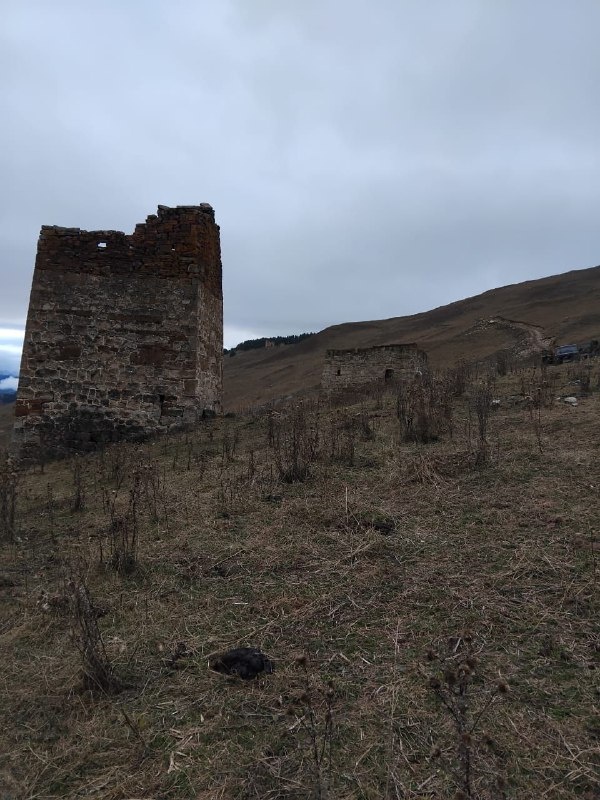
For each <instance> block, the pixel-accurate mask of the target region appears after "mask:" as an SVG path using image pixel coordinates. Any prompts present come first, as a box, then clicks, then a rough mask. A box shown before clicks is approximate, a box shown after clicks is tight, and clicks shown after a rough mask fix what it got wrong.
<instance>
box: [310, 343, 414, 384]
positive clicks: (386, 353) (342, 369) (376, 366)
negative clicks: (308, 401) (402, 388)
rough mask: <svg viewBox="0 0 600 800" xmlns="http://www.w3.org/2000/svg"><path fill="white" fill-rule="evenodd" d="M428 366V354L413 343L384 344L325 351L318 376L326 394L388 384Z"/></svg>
mask: <svg viewBox="0 0 600 800" xmlns="http://www.w3.org/2000/svg"><path fill="white" fill-rule="evenodd" d="M426 364H427V354H426V353H425V352H424V351H423V350H420V349H419V348H418V347H417V345H416V344H386V345H377V346H375V347H354V348H351V349H349V350H328V351H327V354H326V358H325V365H324V367H323V373H322V376H321V388H322V389H323V390H324V391H326V392H336V391H340V390H344V389H354V388H358V387H360V386H367V385H369V384H376V383H391V382H393V381H398V380H402V379H403V378H406V377H407V376H410V375H413V374H414V372H415V370H418V369H422V368H424V367H425V366H426Z"/></svg>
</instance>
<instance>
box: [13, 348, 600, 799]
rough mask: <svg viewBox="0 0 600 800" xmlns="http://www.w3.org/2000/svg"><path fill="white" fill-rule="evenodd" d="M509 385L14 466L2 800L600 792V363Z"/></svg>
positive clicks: (243, 422)
mask: <svg viewBox="0 0 600 800" xmlns="http://www.w3.org/2000/svg"><path fill="white" fill-rule="evenodd" d="M457 377H458V376H457ZM435 380H436V381H437V380H438V378H436V379H435ZM443 380H444V381H447V376H444V377H443ZM489 380H490V381H491V384H490V387H491V389H492V390H493V395H489V396H490V397H497V398H500V399H501V400H502V403H501V405H500V407H499V408H498V409H497V410H495V411H491V410H490V408H489V406H488V407H487V408H488V411H489V413H490V416H489V419H488V420H487V425H486V426H485V436H486V438H485V439H483V440H482V439H480V437H479V432H478V424H477V414H476V413H473V409H475V410H477V407H478V406H477V403H475V404H473V403H472V402H469V399H468V397H465V396H459V397H457V396H456V384H454V386H455V388H454V391H453V390H452V386H451V385H450V384H448V383H442V384H439V385H438V384H436V385H438V388H444V387H445V388H446V390H447V391H446V392H445V393H443V394H441V395H439V397H438V401H439V402H440V403H441V405H438V406H437V409H438V411H437V412H436V414H435V419H436V420H437V423H436V425H437V431H438V433H439V439H438V440H437V441H431V442H430V443H429V444H418V443H416V442H414V441H407V440H406V436H405V435H404V434H403V431H404V423H403V424H402V425H401V424H400V421H399V418H398V411H399V410H401V404H400V405H399V403H398V401H399V400H401V399H402V396H396V393H395V391H393V390H392V387H390V391H389V392H388V393H386V394H385V395H382V394H381V393H380V392H378V391H375V392H374V393H373V394H372V395H367V396H363V397H362V398H356V402H355V403H352V404H349V405H347V406H345V405H344V406H338V405H332V404H330V403H329V402H327V401H324V400H321V402H320V403H318V404H317V403H316V402H315V403H312V402H307V403H304V404H302V405H301V406H299V407H298V408H296V409H294V408H291V409H289V408H288V409H286V408H285V407H282V408H280V409H278V412H277V413H276V414H272V415H267V414H260V415H258V414H257V415H254V416H241V415H237V416H235V417H233V418H222V419H216V420H210V421H206V422H205V423H204V424H203V425H201V426H199V427H198V428H197V429H196V430H195V431H192V432H189V433H188V434H185V435H177V436H170V437H165V438H163V439H160V440H156V441H154V442H150V443H147V444H145V445H143V446H128V445H118V446H114V447H111V448H107V450H106V451H104V452H103V453H101V454H96V455H92V456H84V457H80V458H77V459H73V460H71V461H68V460H65V461H61V462H57V463H54V464H49V465H46V466H45V468H44V471H43V472H42V470H41V468H40V467H39V466H38V467H36V468H32V469H29V470H27V471H25V472H23V473H22V474H20V475H19V476H17V477H16V478H15V475H14V473H12V471H9V472H8V473H6V472H4V473H2V470H1V468H0V604H1V605H0V607H1V608H2V614H1V615H0V652H1V653H2V658H1V659H0V686H1V687H2V700H1V702H0V797H2V798H3V800H4V798H7V800H8V798H14V800H17V798H19V800H21V798H23V800H63V798H83V797H88V798H94V800H133V798H138V800H142V798H143V799H144V800H151V798H152V799H155V800H158V799H159V798H160V800H334V798H335V800H381V798H385V800H397V799H398V798H403V800H452V799H453V798H458V797H467V798H470V799H471V800H539V799H540V798H546V800H574V798H579V799H580V800H592V799H593V798H596V797H597V796H598V795H597V790H598V774H597V741H598V736H599V735H600V727H599V724H598V716H597V706H598V674H599V672H598V667H599V666H600V663H599V661H598V657H599V655H600V639H599V636H598V595H597V590H598V558H599V557H600V555H599V550H598V547H600V542H599V541H598V491H597V490H598V486H599V485H600V462H599V460H598V457H597V455H598V447H599V445H600V428H599V426H598V413H599V411H600V372H599V364H598V362H597V361H596V362H595V363H594V362H590V363H587V364H578V365H575V366H573V367H567V366H563V367H551V368H550V369H549V370H548V371H547V373H544V374H541V373H540V369H539V368H538V369H537V370H536V371H535V372H534V371H532V370H531V369H521V370H520V371H519V372H518V373H515V374H511V375H508V376H505V377H503V378H500V379H498V380H494V379H493V378H490V379H489ZM424 386H425V387H426V384H425V382H421V381H419V380H415V382H414V386H413V390H414V394H413V395H411V396H412V397H413V400H414V399H416V400H417V401H418V398H419V397H420V396H421V393H422V391H423V387H424ZM538 386H541V387H545V388H544V391H543V392H542V393H541V395H540V394H539V393H538V395H536V396H538V397H539V399H541V400H543V405H539V406H538V407H534V406H528V405H527V404H526V403H525V402H523V403H520V404H519V405H516V406H515V405H512V404H511V403H510V402H508V401H507V398H508V397H512V396H513V395H514V394H515V392H522V393H523V394H524V395H531V394H536V393H535V387H538ZM586 386H587V387H588V388H587V389H585V388H584V387H586ZM482 388H487V387H486V386H482V383H481V375H480V376H479V378H478V377H477V376H476V375H472V376H471V377H470V379H469V380H468V382H467V386H466V390H467V393H468V395H469V396H470V398H471V400H473V399H475V400H476V399H477V397H478V396H479V393H480V391H481V389H482ZM572 393H576V394H577V395H578V397H579V403H578V405H577V406H576V407H571V406H569V405H566V404H565V403H564V402H560V401H557V400H556V399H555V398H556V397H558V396H561V395H565V394H572ZM432 397H433V395H432ZM404 400H405V401H406V397H404ZM411 402H412V401H411ZM405 406H406V403H405ZM406 408H408V406H406ZM440 413H441V416H440ZM409 417H410V414H405V413H402V414H401V417H400V419H404V422H406V420H407V419H408V418H409ZM309 444H310V448H308V447H307V445H309ZM294 448H295V449H296V450H297V449H298V448H299V450H300V452H299V453H297V452H296V451H295V449H294ZM482 452H485V454H486V458H485V460H484V461H482V459H481V458H478V454H480V453H482ZM295 461H296V462H297V463H296V464H295V467H296V468H298V467H301V466H302V464H303V463H304V462H305V461H306V462H307V466H308V474H305V476H304V477H305V480H304V481H301V482H294V483H290V482H288V480H286V477H287V476H289V469H290V468H291V467H292V466H294V462H295ZM13 490H15V491H16V500H17V502H16V509H15V514H14V520H13V521H12V522H11V514H10V508H11V503H10V498H11V497H12V496H13ZM6 500H8V501H9V502H8V503H7V502H5V501H6ZM7 523H10V524H7ZM134 532H135V533H136V535H137V539H136V542H135V543H134V542H133V540H132V538H131V537H132V534H133V533H134ZM125 534H128V535H129V539H128V542H125V538H126V536H125ZM125 545H127V548H129V549H128V550H127V548H126V547H125ZM134 545H135V546H134ZM126 550H127V552H130V553H133V556H134V559H133V562H134V563H132V564H130V566H131V567H132V568H131V569H125V567H126V566H127V563H128V562H127V561H126V560H125V559H124V558H122V556H123V555H124V553H125V552H126ZM82 582H83V584H82ZM84 584H85V585H86V586H87V587H88V589H89V592H90V595H91V601H90V602H87V600H86V595H85V592H84V590H83V585H84ZM84 601H85V602H84ZM82 608H83V609H84V610H85V609H87V611H86V614H87V616H85V617H84V621H85V622H86V625H87V628H86V632H87V634H86V635H87V638H84V636H83V628H82V625H81V622H82V616H81V609H82ZM88 612H89V613H88ZM100 637H101V638H100ZM85 642H87V645H88V646H87V647H84V643H85ZM90 645H91V646H90ZM240 646H252V647H258V648H260V649H261V650H262V651H263V652H265V653H266V654H267V655H268V656H269V657H270V658H271V659H273V661H274V662H275V672H274V673H273V674H269V675H262V676H260V677H259V678H257V679H256V680H254V681H247V682H246V681H242V680H240V679H237V678H232V677H226V676H224V675H222V674H219V673H217V672H214V671H212V670H211V669H209V666H208V661H209V658H210V656H211V654H214V653H216V652H220V651H222V650H224V649H227V648H231V647H240ZM98 659H100V660H101V661H102V664H101V666H102V665H104V666H103V669H104V670H105V673H99V672H98ZM84 674H85V675H87V679H85V680H84ZM102 674H104V675H105V676H106V677H107V678H108V679H110V682H111V685H112V688H113V689H116V687H117V683H118V684H119V685H120V689H121V691H104V685H102V688H99V687H97V688H96V690H95V691H92V688H93V687H94V685H95V684H94V683H93V682H92V681H91V680H90V679H91V678H92V677H94V676H96V677H98V676H99V675H100V676H101V675H102ZM86 686H87V688H85V687H86Z"/></svg>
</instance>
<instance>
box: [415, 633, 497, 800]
mask: <svg viewBox="0 0 600 800" xmlns="http://www.w3.org/2000/svg"><path fill="white" fill-rule="evenodd" d="M427 660H428V662H429V663H430V665H431V666H432V667H433V669H431V670H430V673H429V688H430V690H431V691H432V693H433V695H434V696H435V698H436V700H437V702H438V703H439V706H440V709H441V710H442V711H443V712H444V713H445V714H446V715H447V718H448V720H449V721H450V723H451V728H452V731H453V735H452V737H451V741H450V742H444V741H442V740H440V741H438V743H436V745H435V747H434V748H433V751H432V753H431V759H432V761H435V762H436V763H437V764H438V765H439V766H440V768H441V769H442V771H443V772H445V773H446V775H447V776H448V777H449V778H450V780H451V781H452V783H454V785H455V786H456V789H457V791H458V793H457V795H456V797H462V798H464V799H465V800H467V799H468V800H475V799H476V798H477V799H478V800H483V798H484V797H486V798H505V797H506V796H507V795H506V793H505V790H506V780H505V778H504V775H503V767H504V762H505V760H506V754H504V753H503V752H502V750H501V749H500V748H499V747H498V746H497V744H496V742H495V740H494V739H493V738H492V737H491V736H489V735H488V734H486V733H485V732H484V731H483V730H482V726H483V724H484V723H485V722H486V721H487V718H488V716H489V715H490V712H491V711H492V709H493V707H494V705H495V704H496V702H497V701H498V700H499V699H500V697H501V696H502V695H505V694H506V693H507V692H508V685H507V684H506V683H505V682H504V681H503V680H498V681H495V682H494V683H486V679H485V676H484V675H483V674H482V673H483V671H482V668H481V665H480V658H479V656H478V655H477V654H476V652H475V647H474V643H473V638H472V636H471V635H470V634H468V633H466V634H460V635H458V636H453V637H450V638H449V639H448V642H447V645H446V652H445V653H444V654H442V655H438V654H437V653H436V652H435V650H434V649H430V650H429V651H428V653H427Z"/></svg>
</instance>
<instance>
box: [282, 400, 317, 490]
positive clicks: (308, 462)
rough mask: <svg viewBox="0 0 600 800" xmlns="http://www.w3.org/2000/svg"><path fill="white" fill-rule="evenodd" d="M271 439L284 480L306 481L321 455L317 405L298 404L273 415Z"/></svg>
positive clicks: (290, 481)
mask: <svg viewBox="0 0 600 800" xmlns="http://www.w3.org/2000/svg"><path fill="white" fill-rule="evenodd" d="M271 419H272V424H273V426H274V430H273V434H272V440H273V445H272V447H273V452H274V460H275V464H276V466H277V470H278V472H279V478H280V480H282V481H283V482H284V483H295V482H296V481H304V480H306V479H307V478H308V477H309V476H310V472H311V466H312V465H313V464H314V463H315V462H316V460H317V459H318V456H319V414H318V406H317V408H316V409H311V408H310V406H309V404H304V403H299V404H298V405H295V406H292V407H291V408H290V409H288V410H287V412H282V413H281V414H278V415H277V416H276V417H275V416H273V417H272V418H271Z"/></svg>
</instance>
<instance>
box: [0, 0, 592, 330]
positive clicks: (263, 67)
mask: <svg viewBox="0 0 600 800" xmlns="http://www.w3.org/2000/svg"><path fill="white" fill-rule="evenodd" d="M4 17H5V20H4V24H3V28H2V30H1V31H0V75H1V76H2V77H1V78H0V81H1V84H0V86H1V91H2V98H3V105H4V106H5V108H6V110H7V112H8V113H7V114H6V119H7V123H6V125H5V126H4V128H3V130H2V131H0V170H1V172H2V175H3V176H4V180H3V183H4V185H5V187H6V189H5V191H4V192H3V195H2V199H1V200H0V281H1V285H2V287H3V291H2V292H1V293H0V319H2V320H3V321H4V322H5V323H13V322H16V321H19V320H23V319H24V317H25V314H26V307H27V297H28V292H29V283H30V279H31V272H32V268H33V259H34V255H35V246H36V239H37V235H38V231H39V227H40V225H41V224H61V225H74V226H79V227H82V228H108V227H114V228H118V229H121V230H132V229H133V226H134V225H135V223H136V222H139V221H141V220H143V219H144V217H145V216H146V215H147V214H149V213H152V212H153V211H154V209H155V207H156V205H157V204H158V203H165V204H173V205H175V204H179V203H190V202H202V201H208V202H210V203H212V204H213V205H214V207H215V209H216V213H217V218H218V221H219V223H220V224H221V228H222V246H223V263H224V288H225V311H226V322H227V323H228V324H229V326H230V327H233V328H239V329H241V330H250V331H256V332H257V333H264V334H275V333H291V332H295V331H300V330H306V329H318V328H321V327H324V326H326V325H328V324H332V323H336V322H341V321H346V320H351V319H368V318H376V317H388V316H396V315H402V314H407V313H414V312H416V311H420V310H425V309H427V308H429V307H432V306H435V305H440V304H443V303H446V302H450V301H452V300H456V299H459V298H460V297H462V296H465V295H471V294H475V293H477V292H479V291H483V290H485V289H488V288H492V287H493V286H496V285H501V284H505V283H510V282H515V281H519V280H526V279H528V278H532V277H540V276H543V275H548V274H552V273H555V272H561V271H564V270H566V269H570V268H574V267H585V266H590V265H592V264H594V263H596V261H597V260H598V257H597V253H598V251H599V250H600V241H599V240H600V235H599V234H598V233H597V223H596V209H597V208H598V201H599V200H600V180H599V178H600V156H599V150H598V141H599V137H598V133H599V131H598V126H599V123H600V113H599V112H598V108H597V104H596V102H595V95H596V91H597V89H596V87H597V86H598V83H599V79H600V55H599V54H598V50H597V46H596V41H595V39H596V33H597V31H598V29H599V26H600V6H598V4H597V2H596V0H579V2H578V3H577V4H568V5H567V4H566V3H564V2H562V0H531V1H530V2H528V3H522V2H518V1H517V0H506V2H503V3H481V2H479V0H461V1H458V0H457V2H453V3H448V2H446V0H435V1H434V0H432V2H429V3H413V2H401V1H400V0H379V1H378V2H375V3H373V2H369V3H368V2H358V0H348V1H347V2H343V3H342V2H341V0H335V1H334V0H318V1H317V0H305V1H304V2H303V3H293V4H291V3H290V4H287V3H281V2H279V1H278V0H253V2H251V3H249V2H246V0H222V2H219V3H210V4H209V3H198V2H193V0H173V1H172V2H169V3H165V2H158V0H145V1H144V2H142V0H131V2H129V3H127V4H123V3H121V2H117V0H106V2H104V3H102V4H100V5H98V4H92V3H88V2H81V1H80V0H78V1H77V2H75V0H56V2H54V3H51V4H50V3H46V2H41V0H38V2H35V0H28V2H26V3H20V4H12V6H11V7H10V8H7V9H5V11H4Z"/></svg>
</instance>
